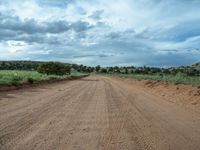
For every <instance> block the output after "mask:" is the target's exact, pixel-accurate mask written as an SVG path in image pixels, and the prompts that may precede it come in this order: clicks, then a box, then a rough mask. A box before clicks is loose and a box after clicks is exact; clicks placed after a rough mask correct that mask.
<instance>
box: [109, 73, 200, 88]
mask: <svg viewBox="0 0 200 150" xmlns="http://www.w3.org/2000/svg"><path fill="white" fill-rule="evenodd" d="M106 75H109V76H118V77H126V78H134V79H138V80H146V79H150V80H158V81H166V82H169V83H174V84H192V85H198V86H199V85H200V76H187V75H185V74H181V73H178V74H176V75H163V74H154V75H147V74H106Z"/></svg>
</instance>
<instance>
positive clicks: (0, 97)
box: [0, 76, 200, 150]
mask: <svg viewBox="0 0 200 150" xmlns="http://www.w3.org/2000/svg"><path fill="white" fill-rule="evenodd" d="M199 118H200V115H199V114H198V113H192V112H188V111H186V110H184V109H182V108H180V107H178V106H176V105H174V104H171V103H169V102H167V101H164V100H162V99H160V98H158V97H156V96H154V95H153V94H150V93H149V92H145V91H144V90H141V89H140V88H139V87H137V86H135V85H130V84H126V82H123V81H122V80H117V79H114V78H108V77H99V76H91V77H87V78H84V79H79V80H75V81H67V82H60V83H55V84H50V85H45V86H40V87H37V88H29V89H22V90H18V91H11V92H4V93H0V149H1V150H5V149H17V150H29V149H37V150H51V149H58V150H96V149H97V150H143V149H144V150H148V149H152V150H199V149H200V119H199Z"/></svg>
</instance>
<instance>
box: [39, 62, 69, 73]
mask: <svg viewBox="0 0 200 150" xmlns="http://www.w3.org/2000/svg"><path fill="white" fill-rule="evenodd" d="M37 71H38V72H39V73H44V74H47V75H50V74H52V75H65V74H70V71H71V67H70V66H69V65H65V64H63V63H59V62H46V63H42V64H40V65H39V67H38V68H37Z"/></svg>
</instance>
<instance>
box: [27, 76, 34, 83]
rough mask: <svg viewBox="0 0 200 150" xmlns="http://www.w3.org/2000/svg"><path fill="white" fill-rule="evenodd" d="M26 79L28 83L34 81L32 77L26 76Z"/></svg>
mask: <svg viewBox="0 0 200 150" xmlns="http://www.w3.org/2000/svg"><path fill="white" fill-rule="evenodd" d="M27 81H28V83H31V84H33V82H34V81H35V80H34V79H33V78H31V77H28V78H27Z"/></svg>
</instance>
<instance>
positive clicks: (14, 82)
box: [10, 76, 23, 86]
mask: <svg viewBox="0 0 200 150" xmlns="http://www.w3.org/2000/svg"><path fill="white" fill-rule="evenodd" d="M22 80H23V79H22V78H21V77H18V76H15V77H13V78H12V80H11V81H10V84H11V85H14V86H16V85H18V84H19V83H20V81H22Z"/></svg>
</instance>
